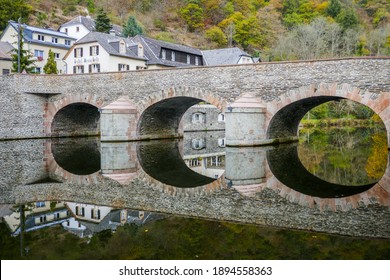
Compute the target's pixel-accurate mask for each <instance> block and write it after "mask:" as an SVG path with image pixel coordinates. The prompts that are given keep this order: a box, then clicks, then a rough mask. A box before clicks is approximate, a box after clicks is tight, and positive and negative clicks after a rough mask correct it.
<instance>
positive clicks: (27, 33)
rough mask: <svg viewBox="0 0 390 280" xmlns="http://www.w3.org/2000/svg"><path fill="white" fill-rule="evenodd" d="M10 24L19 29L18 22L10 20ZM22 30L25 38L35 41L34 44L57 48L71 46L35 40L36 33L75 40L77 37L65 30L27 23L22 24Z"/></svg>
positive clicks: (68, 47)
mask: <svg viewBox="0 0 390 280" xmlns="http://www.w3.org/2000/svg"><path fill="white" fill-rule="evenodd" d="M9 25H10V26H11V27H12V28H14V29H15V30H16V31H18V29H19V26H18V23H17V22H15V21H9ZM22 30H23V38H24V40H25V41H27V42H30V43H34V44H40V45H45V46H52V47H56V48H64V49H70V46H68V45H65V44H55V43H52V42H46V41H45V42H43V41H39V40H35V39H33V34H34V33H39V34H43V35H50V36H54V37H59V38H64V39H69V40H74V41H75V40H76V39H75V38H72V37H70V36H68V34H66V33H63V32H59V31H56V30H53V29H46V28H39V27H34V26H30V25H27V24H22Z"/></svg>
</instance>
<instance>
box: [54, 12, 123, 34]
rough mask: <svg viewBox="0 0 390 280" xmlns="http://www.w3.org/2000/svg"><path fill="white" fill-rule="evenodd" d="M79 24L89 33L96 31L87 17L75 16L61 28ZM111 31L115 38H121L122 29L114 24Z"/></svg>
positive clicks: (93, 21) (92, 22)
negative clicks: (113, 32)
mask: <svg viewBox="0 0 390 280" xmlns="http://www.w3.org/2000/svg"><path fill="white" fill-rule="evenodd" d="M79 23H81V24H82V25H84V26H85V27H86V28H87V29H88V30H89V31H96V28H95V20H94V19H92V18H91V17H89V16H87V17H84V16H77V17H75V18H74V19H72V20H70V21H68V22H66V23H64V24H62V25H61V27H66V26H72V25H75V24H79ZM112 30H114V31H115V35H116V36H122V30H123V28H122V27H121V26H119V25H116V24H112Z"/></svg>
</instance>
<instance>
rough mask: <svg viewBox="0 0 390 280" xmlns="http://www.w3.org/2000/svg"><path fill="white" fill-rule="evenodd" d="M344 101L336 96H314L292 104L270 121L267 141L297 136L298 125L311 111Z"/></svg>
mask: <svg viewBox="0 0 390 280" xmlns="http://www.w3.org/2000/svg"><path fill="white" fill-rule="evenodd" d="M342 99H344V98H343V97H337V96H316V97H309V98H305V99H302V100H299V101H296V102H293V103H291V104H289V105H287V106H285V107H283V108H282V109H280V110H279V111H278V112H277V113H276V114H275V115H274V116H273V118H272V119H271V121H270V124H269V126H268V130H267V138H268V139H277V138H287V137H296V136H298V129H299V124H300V122H301V120H302V118H303V117H304V116H305V115H306V113H307V112H309V111H310V110H311V109H313V108H315V107H317V106H319V105H321V104H323V103H326V102H329V101H339V100H342Z"/></svg>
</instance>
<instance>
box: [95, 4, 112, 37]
mask: <svg viewBox="0 0 390 280" xmlns="http://www.w3.org/2000/svg"><path fill="white" fill-rule="evenodd" d="M111 28H112V25H111V21H110V19H109V18H108V16H107V14H106V12H105V11H104V10H103V9H102V8H100V9H99V10H98V13H97V16H96V21H95V29H96V31H98V32H103V33H109V32H110V30H111Z"/></svg>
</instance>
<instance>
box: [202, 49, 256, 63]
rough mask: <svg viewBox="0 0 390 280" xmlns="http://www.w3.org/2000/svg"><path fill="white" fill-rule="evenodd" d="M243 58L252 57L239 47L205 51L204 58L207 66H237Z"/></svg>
mask: <svg viewBox="0 0 390 280" xmlns="http://www.w3.org/2000/svg"><path fill="white" fill-rule="evenodd" d="M241 56H248V57H251V56H250V55H249V54H248V53H246V52H244V51H243V50H241V49H239V48H237V47H234V48H225V49H215V50H207V51H203V58H204V60H205V62H206V65H230V64H237V63H238V61H239V60H240V58H241Z"/></svg>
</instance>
